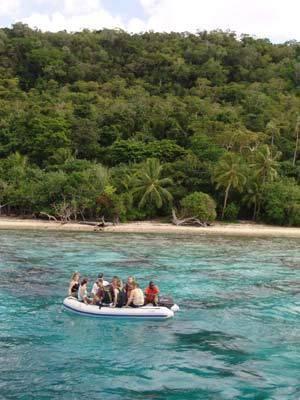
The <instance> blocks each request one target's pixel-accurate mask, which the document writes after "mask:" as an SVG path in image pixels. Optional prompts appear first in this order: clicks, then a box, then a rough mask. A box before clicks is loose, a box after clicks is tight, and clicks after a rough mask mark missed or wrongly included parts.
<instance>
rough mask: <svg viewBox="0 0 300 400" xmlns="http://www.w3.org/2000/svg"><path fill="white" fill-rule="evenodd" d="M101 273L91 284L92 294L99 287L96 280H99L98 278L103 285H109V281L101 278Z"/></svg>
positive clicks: (94, 293)
mask: <svg viewBox="0 0 300 400" xmlns="http://www.w3.org/2000/svg"><path fill="white" fill-rule="evenodd" d="M103 276H104V275H103V274H99V275H98V278H97V280H96V282H95V283H94V284H93V287H92V294H93V295H94V296H95V295H96V294H97V292H98V289H99V285H98V282H99V280H100V279H101V284H102V285H103V286H108V285H109V282H107V281H105V280H104V279H103Z"/></svg>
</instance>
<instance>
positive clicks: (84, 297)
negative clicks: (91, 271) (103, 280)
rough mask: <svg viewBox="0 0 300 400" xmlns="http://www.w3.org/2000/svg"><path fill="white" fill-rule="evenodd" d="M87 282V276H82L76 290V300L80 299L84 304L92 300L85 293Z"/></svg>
mask: <svg viewBox="0 0 300 400" xmlns="http://www.w3.org/2000/svg"><path fill="white" fill-rule="evenodd" d="M87 283H88V280H87V278H83V279H82V281H81V283H80V286H79V290H78V300H79V301H82V302H83V303H85V304H91V302H92V300H91V299H89V297H88V293H87Z"/></svg>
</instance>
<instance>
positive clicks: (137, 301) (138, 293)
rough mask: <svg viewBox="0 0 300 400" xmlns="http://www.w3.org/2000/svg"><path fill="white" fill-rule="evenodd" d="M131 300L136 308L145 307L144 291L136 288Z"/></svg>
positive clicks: (131, 294) (132, 292)
mask: <svg viewBox="0 0 300 400" xmlns="http://www.w3.org/2000/svg"><path fill="white" fill-rule="evenodd" d="M130 298H131V299H132V300H131V301H132V303H133V304H134V305H135V306H143V305H144V293H143V291H142V289H140V288H135V289H133V290H132V291H131V293H130Z"/></svg>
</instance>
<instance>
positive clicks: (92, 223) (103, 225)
mask: <svg viewBox="0 0 300 400" xmlns="http://www.w3.org/2000/svg"><path fill="white" fill-rule="evenodd" d="M79 224H81V225H90V226H94V227H95V230H97V229H98V228H106V227H107V226H115V225H116V224H115V223H114V222H108V221H105V219H104V217H101V221H99V222H97V221H80V222H79Z"/></svg>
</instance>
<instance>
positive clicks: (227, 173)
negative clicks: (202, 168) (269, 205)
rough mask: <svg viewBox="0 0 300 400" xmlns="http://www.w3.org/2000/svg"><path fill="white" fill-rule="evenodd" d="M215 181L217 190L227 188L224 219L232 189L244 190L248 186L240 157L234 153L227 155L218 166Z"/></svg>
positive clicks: (223, 211)
mask: <svg viewBox="0 0 300 400" xmlns="http://www.w3.org/2000/svg"><path fill="white" fill-rule="evenodd" d="M213 180H214V182H216V188H217V189H219V188H220V187H223V188H225V198H224V204H223V210H222V219H223V218H224V213H225V209H226V206H227V200H228V196H229V192H230V189H231V188H233V189H237V190H239V191H240V190H242V188H243V186H244V185H245V184H246V181H247V178H246V176H245V175H244V166H243V164H242V160H241V158H240V156H238V155H237V154H234V153H227V154H225V155H224V156H223V157H222V158H221V160H220V161H219V163H218V164H217V166H216V169H215V171H214V175H213Z"/></svg>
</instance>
